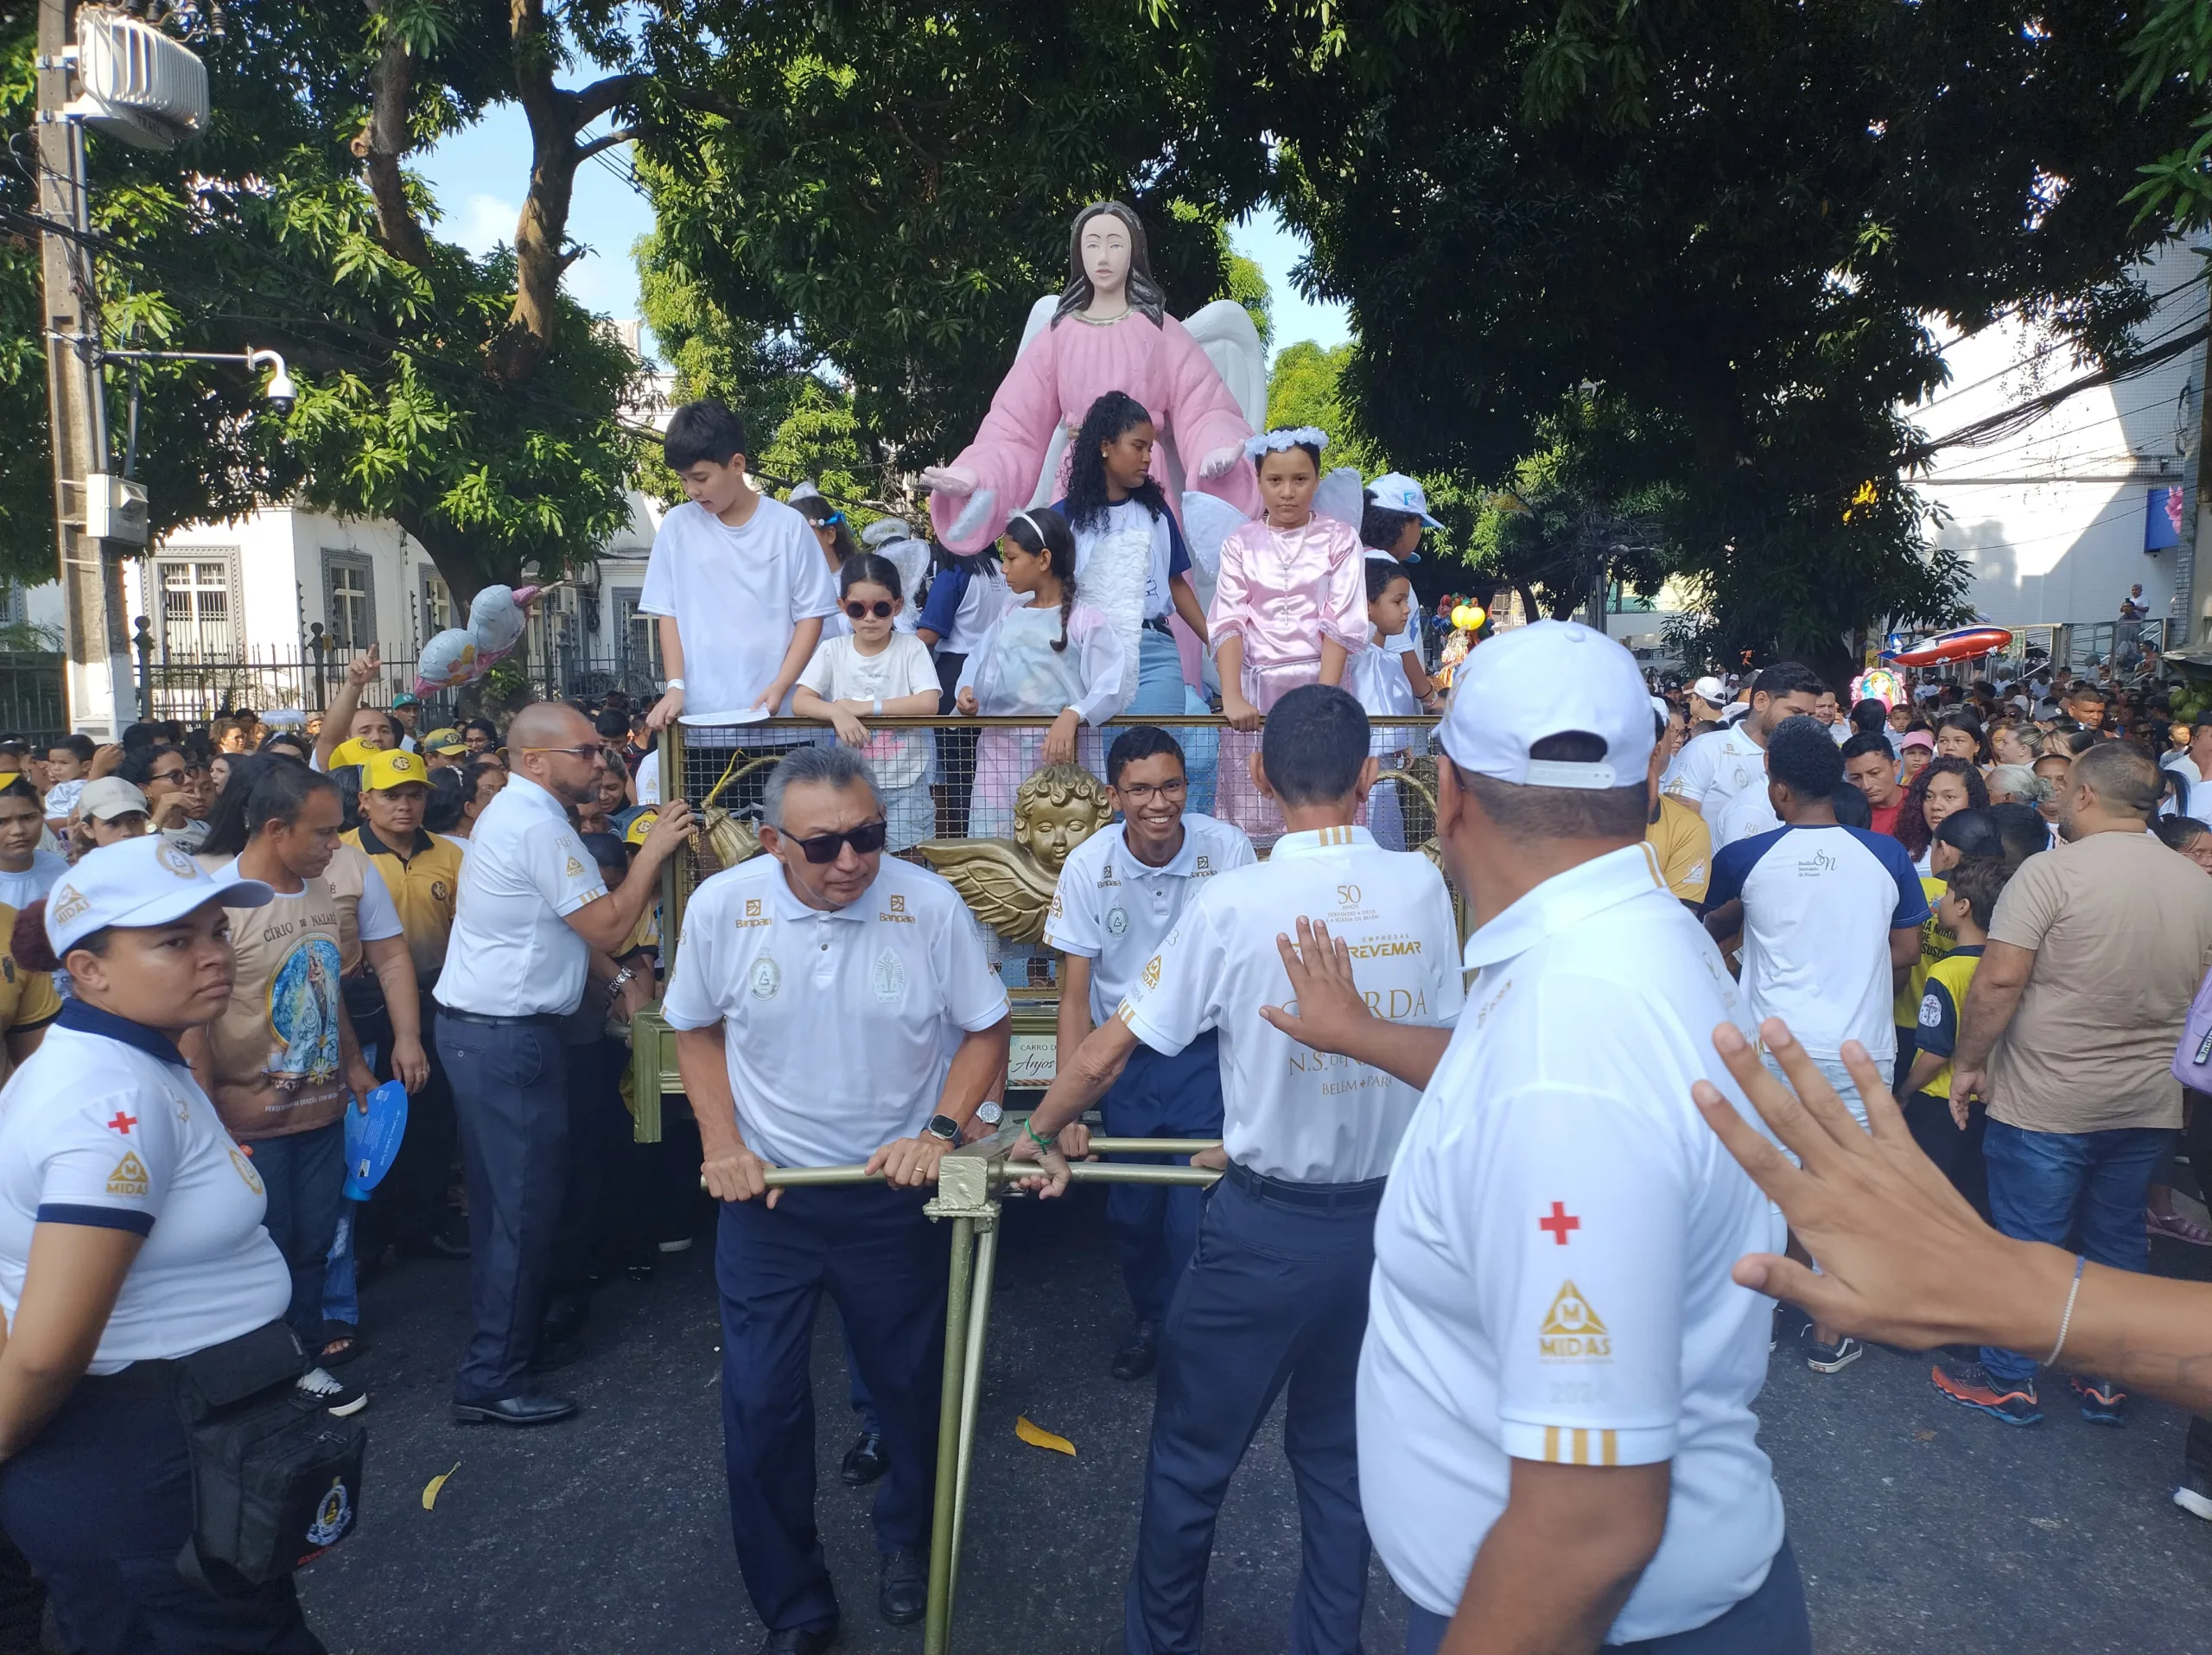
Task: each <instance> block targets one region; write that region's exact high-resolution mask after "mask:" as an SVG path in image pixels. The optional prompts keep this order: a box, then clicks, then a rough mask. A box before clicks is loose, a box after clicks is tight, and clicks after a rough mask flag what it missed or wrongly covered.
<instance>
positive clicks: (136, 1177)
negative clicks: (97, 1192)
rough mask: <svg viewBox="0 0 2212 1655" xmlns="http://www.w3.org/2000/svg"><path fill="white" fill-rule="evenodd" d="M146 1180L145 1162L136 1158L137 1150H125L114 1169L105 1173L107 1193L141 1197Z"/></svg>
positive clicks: (143, 1193)
mask: <svg viewBox="0 0 2212 1655" xmlns="http://www.w3.org/2000/svg"><path fill="white" fill-rule="evenodd" d="M147 1182H148V1180H147V1177H146V1163H145V1162H143V1161H141V1160H139V1159H138V1155H137V1151H135V1150H125V1151H124V1156H123V1159H122V1160H120V1161H118V1162H116V1163H115V1170H114V1171H113V1172H111V1173H110V1174H108V1175H107V1193H108V1194H111V1195H131V1196H137V1197H140V1198H143V1196H144V1195H145V1194H146V1186H147Z"/></svg>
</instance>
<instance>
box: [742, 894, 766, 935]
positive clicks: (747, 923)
mask: <svg viewBox="0 0 2212 1655" xmlns="http://www.w3.org/2000/svg"><path fill="white" fill-rule="evenodd" d="M774 923H775V922H774V920H772V919H770V918H769V917H768V915H766V914H765V913H761V911H760V898H759V897H757V896H748V897H747V898H746V899H745V917H744V918H743V919H742V920H739V921H738V922H737V928H738V929H739V930H740V931H750V930H751V929H753V926H765V925H772V924H774Z"/></svg>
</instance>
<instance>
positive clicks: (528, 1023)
mask: <svg viewBox="0 0 2212 1655" xmlns="http://www.w3.org/2000/svg"><path fill="white" fill-rule="evenodd" d="M438 1015H439V1016H441V1017H450V1018H452V1019H453V1020H454V1022H457V1023H486V1024H488V1025H490V1026H491V1027H492V1028H559V1027H560V1026H561V1025H562V1024H563V1023H564V1022H568V1015H567V1014H566V1013H565V1012H559V1011H533V1012H531V1013H530V1014H529V1015H526V1016H521V1017H494V1016H493V1015H490V1014H489V1013H488V1012H482V1011H460V1010H456V1009H454V1008H453V1007H452V1006H449V1005H447V1004H445V1003H442V1002H441V1003H439V1006H438Z"/></svg>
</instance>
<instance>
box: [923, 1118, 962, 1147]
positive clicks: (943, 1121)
mask: <svg viewBox="0 0 2212 1655" xmlns="http://www.w3.org/2000/svg"><path fill="white" fill-rule="evenodd" d="M922 1130H924V1131H925V1132H926V1133H928V1134H929V1135H930V1136H931V1137H933V1138H942V1139H944V1141H945V1142H946V1143H959V1142H960V1123H959V1122H958V1121H956V1120H954V1119H953V1118H952V1117H951V1116H950V1115H932V1116H931V1117H930V1123H929V1124H928V1125H927V1126H925V1127H924V1128H923V1129H922Z"/></svg>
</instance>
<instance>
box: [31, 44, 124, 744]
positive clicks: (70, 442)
mask: <svg viewBox="0 0 2212 1655" xmlns="http://www.w3.org/2000/svg"><path fill="white" fill-rule="evenodd" d="M75 10H76V6H75V3H74V0H39V9H38V93H39V96H38V134H37V136H38V145H37V153H38V169H39V180H38V196H39V213H40V216H41V217H42V218H44V219H45V220H47V222H48V224H49V225H54V226H67V231H61V230H56V229H48V230H47V231H46V232H44V236H43V238H42V239H43V249H42V251H43V254H44V258H43V268H44V273H45V280H46V310H45V321H46V368H47V378H46V384H47V406H48V417H49V419H50V422H51V424H52V427H53V442H54V528H55V531H56V535H57V539H58V543H59V551H60V576H61V589H62V603H63V617H64V625H65V628H66V633H67V669H66V671H67V682H66V685H65V688H66V691H67V701H68V716H69V721H70V727H71V728H72V729H78V730H82V731H84V732H85V733H86V734H87V735H93V736H96V737H105V738H107V739H113V738H114V737H115V736H117V735H120V734H121V733H122V727H123V725H124V723H125V722H129V721H130V716H132V714H133V713H134V712H135V710H136V706H137V697H136V695H135V693H134V691H133V689H132V681H131V677H130V644H129V640H128V639H127V638H126V637H125V636H124V629H123V615H124V604H123V568H122V564H121V563H120V561H119V560H118V558H117V557H115V556H113V555H112V554H111V551H110V550H109V547H108V543H107V542H105V540H99V539H95V538H92V536H90V535H88V534H87V533H86V532H85V528H86V501H87V497H88V488H89V484H88V482H87V481H86V480H87V479H88V478H90V477H92V475H93V474H102V475H103V476H104V475H105V473H106V471H107V469H108V465H107V409H106V404H105V400H104V399H103V398H102V395H101V379H102V376H101V371H100V362H99V300H98V296H97V294H96V292H95V290H94V289H93V285H92V245H91V214H90V213H89V212H88V211H87V209H86V179H85V133H84V127H83V124H81V123H80V122H78V121H74V120H72V119H70V118H68V117H67V116H66V115H65V114H64V113H63V110H64V109H65V107H66V106H67V104H68V103H69V100H70V97H71V93H72V92H73V86H72V79H73V72H72V69H71V67H70V64H69V60H68V56H67V54H68V53H69V50H70V48H71V47H72V46H73V44H74V41H75V35H74V23H75V16H74V14H75Z"/></svg>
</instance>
